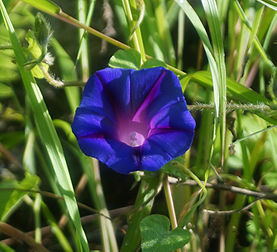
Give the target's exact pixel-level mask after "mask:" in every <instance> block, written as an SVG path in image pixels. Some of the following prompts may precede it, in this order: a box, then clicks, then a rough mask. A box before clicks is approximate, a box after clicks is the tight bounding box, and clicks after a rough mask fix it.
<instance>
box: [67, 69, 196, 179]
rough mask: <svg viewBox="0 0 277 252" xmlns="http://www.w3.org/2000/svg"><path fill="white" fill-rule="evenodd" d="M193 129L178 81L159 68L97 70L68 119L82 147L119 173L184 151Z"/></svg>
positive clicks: (155, 167)
mask: <svg viewBox="0 0 277 252" xmlns="http://www.w3.org/2000/svg"><path fill="white" fill-rule="evenodd" d="M194 128H195V121H194V119H193V117H192V116H191V114H190V112H189V111H188V110H187V106H186V101H185V98H184V96H183V93H182V89H181V86H180V82H179V79H178V78H177V76H176V75H175V74H173V73H172V72H171V71H169V70H167V69H165V68H163V67H156V68H149V69H142V70H139V71H136V70H132V69H120V68H106V69H103V70H100V71H97V72H96V73H95V74H93V75H92V76H91V77H90V79H89V80H88V82H87V84H86V86H85V88H84V92H83V98H82V101H81V104H80V106H79V107H78V108H77V110H76V114H75V118H74V121H73V123H72V131H73V133H74V134H75V136H76V138H77V140H78V143H79V146H80V148H81V150H82V151H83V152H84V153H85V154H86V155H87V156H92V157H95V158H97V159H98V160H99V161H101V162H103V163H105V164H106V165H107V166H108V167H110V168H112V169H113V170H115V171H117V172H119V173H123V174H127V173H129V172H133V171H138V170H148V171H156V170H158V169H160V168H161V167H162V166H163V165H165V164H166V163H167V162H169V161H170V160H171V159H174V158H175V157H178V156H180V155H182V154H184V153H185V152H186V151H187V150H188V149H189V147H190V146H191V144H192V140H193V136H194Z"/></svg>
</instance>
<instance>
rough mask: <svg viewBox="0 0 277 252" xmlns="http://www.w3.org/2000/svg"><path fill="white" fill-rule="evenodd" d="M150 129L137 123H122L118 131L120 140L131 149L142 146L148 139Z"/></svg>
mask: <svg viewBox="0 0 277 252" xmlns="http://www.w3.org/2000/svg"><path fill="white" fill-rule="evenodd" d="M147 134H148V129H147V127H146V125H145V124H141V123H136V122H126V121H125V122H124V121H123V123H122V122H121V125H120V127H119V130H118V137H119V140H120V141H121V142H123V143H125V144H127V145H129V146H131V147H138V146H141V145H142V144H143V143H144V141H145V138H146V137H147Z"/></svg>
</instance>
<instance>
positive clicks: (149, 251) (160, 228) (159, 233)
mask: <svg viewBox="0 0 277 252" xmlns="http://www.w3.org/2000/svg"><path fill="white" fill-rule="evenodd" d="M169 227H170V222H169V219H168V218H167V217H165V216H163V215H159V214H154V215H150V216H147V217H145V218H144V219H143V220H142V221H141V223H140V230H141V235H142V244H141V248H142V252H155V251H159V252H171V251H173V250H176V249H178V248H181V247H183V246H184V245H185V244H187V243H188V242H189V241H190V238H191V235H190V232H189V231H188V230H184V229H182V228H176V229H174V230H172V231H169Z"/></svg>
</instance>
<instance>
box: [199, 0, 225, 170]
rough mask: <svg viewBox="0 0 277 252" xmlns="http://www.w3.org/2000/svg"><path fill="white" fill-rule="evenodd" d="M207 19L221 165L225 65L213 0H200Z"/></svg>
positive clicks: (222, 157)
mask: <svg viewBox="0 0 277 252" xmlns="http://www.w3.org/2000/svg"><path fill="white" fill-rule="evenodd" d="M202 5H203V7H204V10H205V13H206V16H207V21H208V25H209V29H210V33H211V37H212V42H213V49H214V57H215V61H216V65H217V71H218V77H219V81H218V87H217V88H218V92H217V93H218V95H219V97H218V98H217V97H215V98H217V99H218V100H219V121H220V133H221V166H222V167H223V162H224V153H225V131H226V99H227V98H226V67H225V59H224V48H223V37H222V34H221V31H220V27H221V26H220V22H219V14H218V10H217V6H216V2H215V0H202Z"/></svg>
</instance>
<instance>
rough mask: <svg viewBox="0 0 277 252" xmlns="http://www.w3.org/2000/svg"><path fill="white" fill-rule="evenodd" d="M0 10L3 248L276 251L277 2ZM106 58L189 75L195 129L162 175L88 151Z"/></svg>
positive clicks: (133, 0)
mask: <svg viewBox="0 0 277 252" xmlns="http://www.w3.org/2000/svg"><path fill="white" fill-rule="evenodd" d="M0 9H1V14H2V15H1V18H0V22H1V23H0V160H1V163H0V164H1V165H0V251H30V250H33V251H90V250H92V251H119V250H120V251H139V250H142V251H144V252H146V251H174V250H177V251H196V250H200V251H234V250H235V249H240V250H242V251H244V250H245V251H274V250H276V249H277V240H276V235H277V216H276V212H277V205H276V201H277V193H276V186H277V151H276V150H277V129H276V125H277V113H276V108H277V105H276V103H277V100H276V88H277V77H276V60H277V57H276V55H277V46H276V43H277V42H276V41H277V13H276V10H277V4H276V1H274V0H243V1H238V0H227V1H226V0H225V1H223V0H218V1H216V0H205V1H204V0H203V1H200V0H199V1H196V0H194V1H186V0H175V1H173V0H169V1H165V0H153V1H147V0H145V1H143V0H103V1H96V0H89V1H87V0H77V1H62V0H54V1H53V2H50V1H48V0H24V1H19V0H0ZM90 27H92V28H94V29H95V30H94V29H92V28H90ZM107 66H110V67H120V68H132V69H140V68H151V67H155V66H164V67H166V68H168V69H170V70H171V71H173V72H174V73H175V74H176V75H177V76H178V77H179V79H180V82H181V85H182V88H183V91H184V95H185V97H186V100H187V101H188V104H189V105H190V106H189V107H188V108H189V109H190V110H191V113H192V114H193V116H194V118H195V119H196V122H197V128H196V131H195V139H194V142H193V145H192V147H191V148H190V150H189V151H188V152H187V153H186V154H185V155H184V156H181V157H179V158H177V159H176V160H174V161H171V162H170V163H168V164H167V165H165V166H164V167H163V168H162V169H161V171H160V172H156V173H149V172H148V173H144V174H143V173H135V174H130V175H120V174H116V173H115V172H113V171H112V170H111V169H109V168H107V167H105V166H104V165H103V164H99V163H98V161H97V160H95V159H92V158H89V157H86V156H84V154H82V153H81V151H80V150H79V147H78V144H77V141H76V140H75V138H74V136H73V134H72V132H71V127H70V124H71V122H72V119H73V115H74V112H75V109H76V108H77V106H78V105H79V103H80V98H81V95H82V86H83V85H84V83H85V82H86V81H87V79H88V77H89V76H90V75H91V74H92V73H94V72H95V71H96V70H99V69H102V68H105V67H107ZM108 209H109V210H108ZM18 241H19V242H18Z"/></svg>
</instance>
